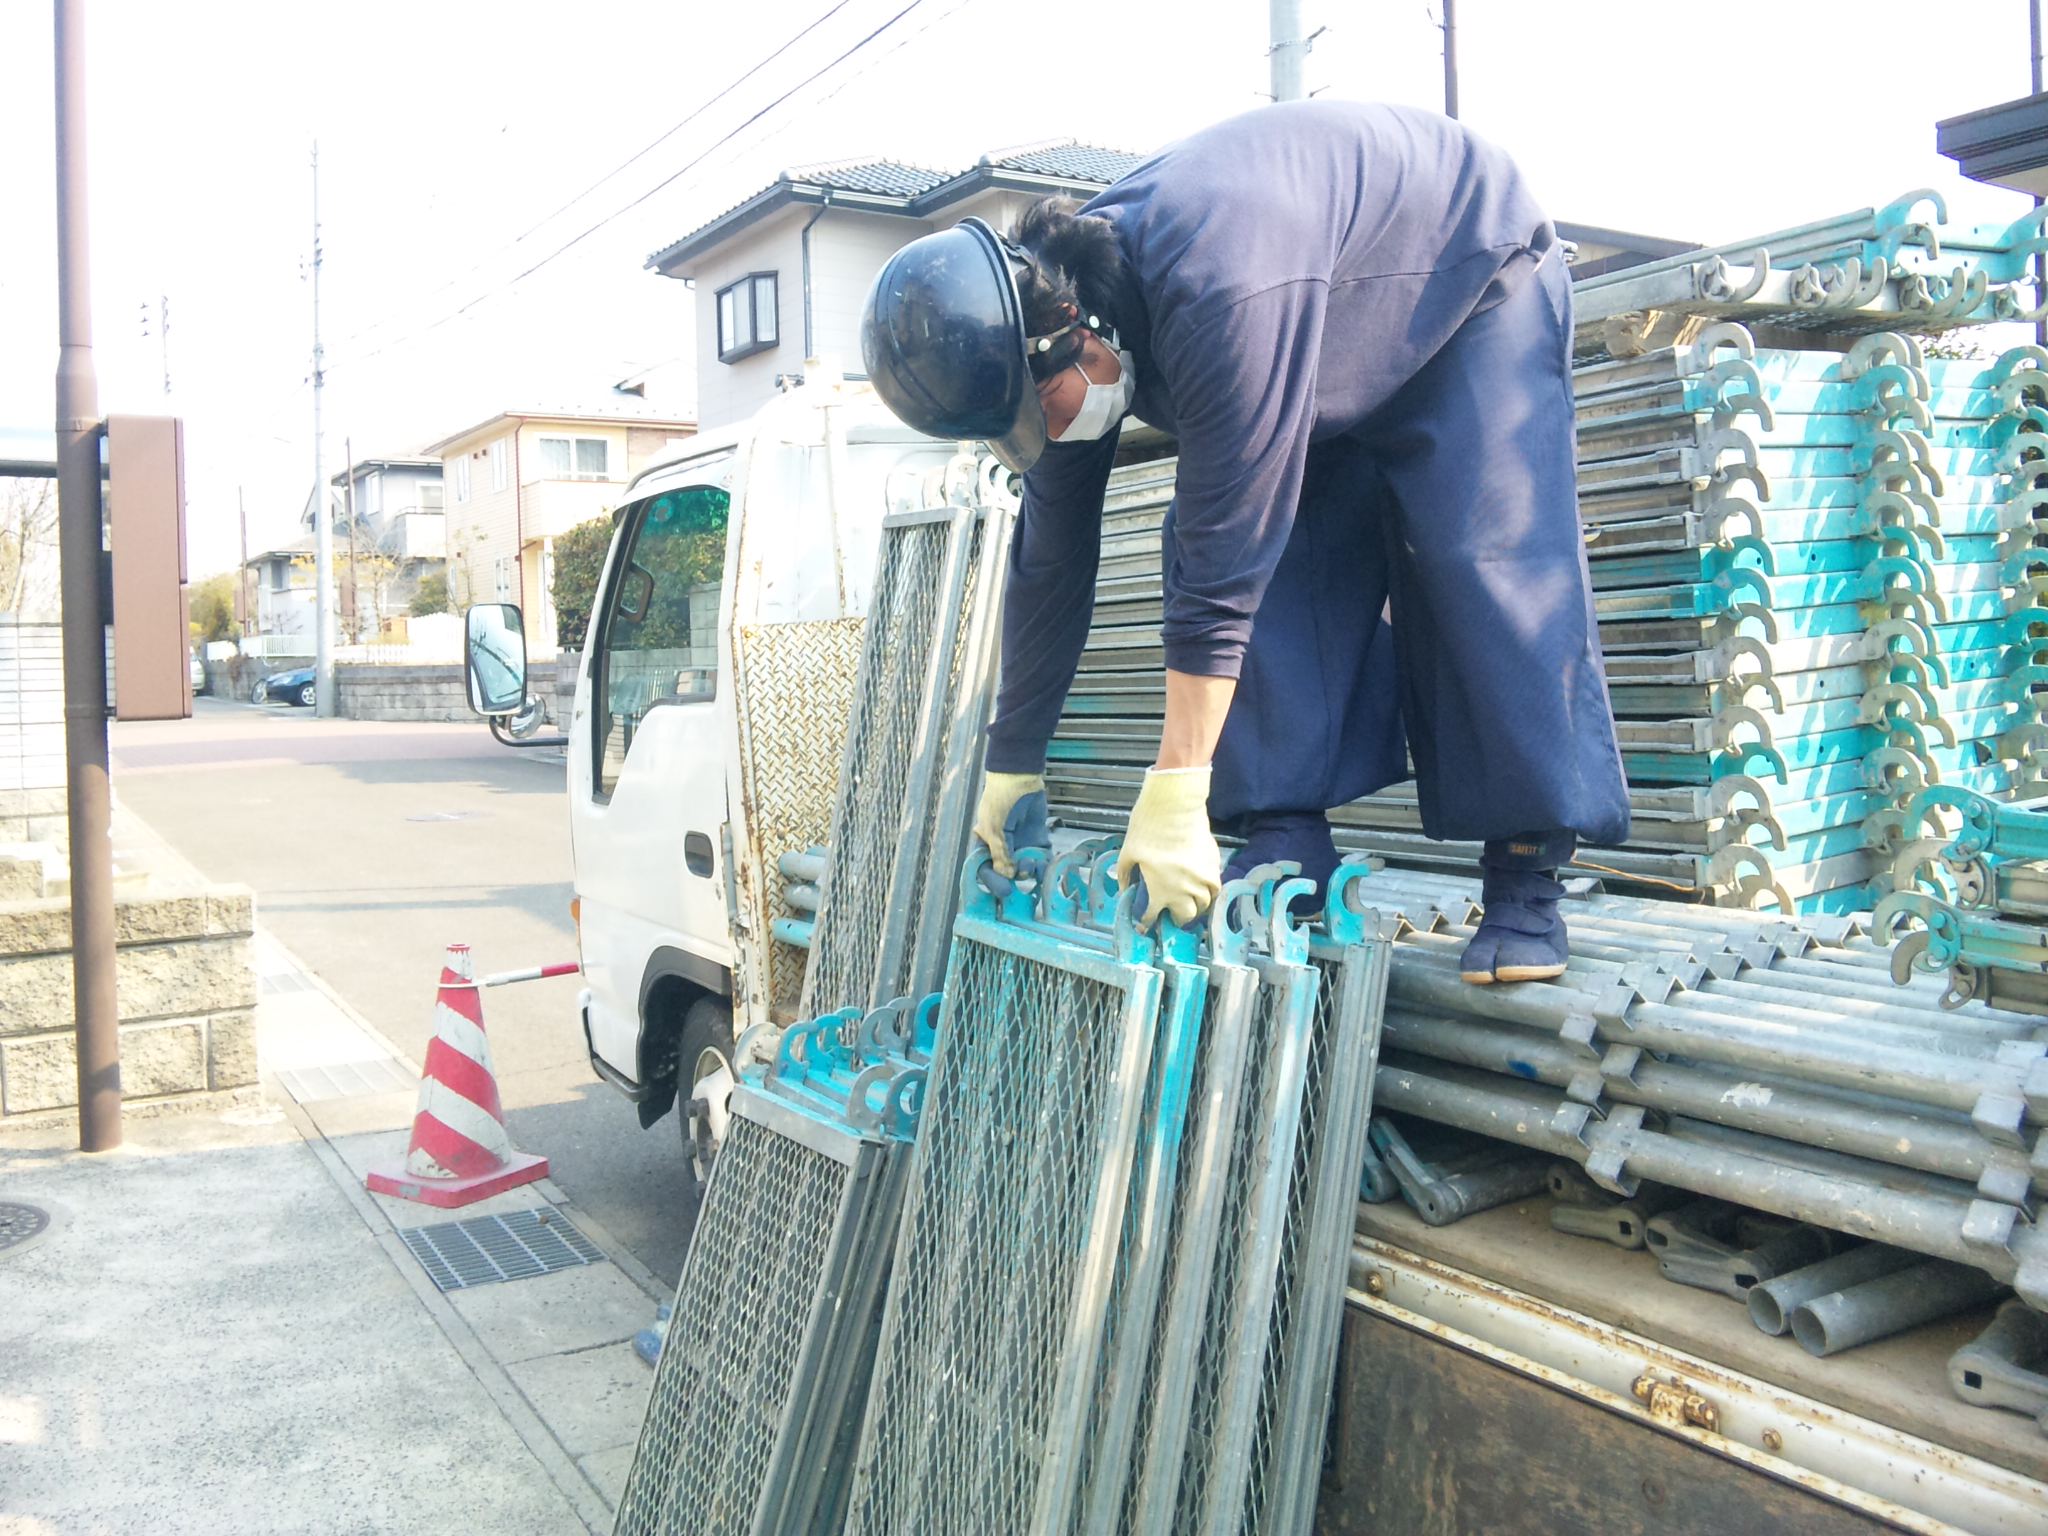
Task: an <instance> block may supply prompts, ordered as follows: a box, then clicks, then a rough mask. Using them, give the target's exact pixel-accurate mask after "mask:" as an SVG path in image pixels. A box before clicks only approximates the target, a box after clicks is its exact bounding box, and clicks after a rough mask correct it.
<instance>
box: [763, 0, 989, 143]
mask: <svg viewBox="0 0 2048 1536" xmlns="http://www.w3.org/2000/svg"><path fill="white" fill-rule="evenodd" d="M973 3H974V0H953V4H952V5H950V6H948V7H947V8H946V9H945V10H943V11H941V12H939V14H938V15H936V16H934V17H933V18H932V19H931V20H930V21H927V22H926V23H925V24H924V25H923V26H921V27H919V28H918V29H917V30H916V31H915V32H913V33H911V34H910V36H908V37H906V38H903V39H901V40H900V41H898V42H897V44H896V45H895V46H894V47H893V48H891V49H889V50H888V52H886V53H884V54H882V55H880V56H879V57H878V58H875V59H873V60H871V61H870V62H869V63H868V65H867V67H866V68H864V69H857V70H855V71H854V72H853V73H852V74H850V75H848V76H847V77H846V78H845V79H844V80H841V81H840V82H839V83H838V84H837V85H835V86H833V87H832V89H831V90H829V91H827V92H825V94H824V95H822V96H820V97H819V98H818V99H817V100H816V101H814V102H812V103H811V104H810V105H811V109H812V110H813V111H815V110H816V109H817V108H819V107H822V106H823V105H824V104H825V103H826V102H828V101H830V100H832V99H833V98H834V97H835V96H837V95H839V94H840V93H841V92H842V91H844V90H846V89H847V88H848V87H849V86H852V85H853V84H855V83H856V82H858V81H860V80H864V79H866V78H867V77H868V76H869V75H871V74H873V73H874V72H875V71H876V70H877V69H879V68H881V67H882V66H883V65H884V64H886V63H888V62H889V60H891V59H893V58H895V57H896V55H897V54H899V53H901V52H902V51H903V50H904V49H906V48H908V47H910V46H911V45H912V44H913V43H915V42H916V41H917V40H918V39H919V38H921V37H923V36H924V35H925V33H927V32H929V31H931V30H932V28H934V27H937V26H942V25H943V24H944V23H946V22H948V21H950V20H951V19H952V18H953V17H955V16H957V15H958V14H959V13H960V12H962V11H964V10H966V9H967V7H968V6H970V5H972V4H973ZM792 126H794V125H793V124H790V123H784V124H783V125H782V126H781V127H780V128H777V129H775V130H774V131H773V132H771V133H765V134H763V135H762V136H761V137H760V138H758V139H756V140H755V141H754V142H753V143H752V144H750V145H749V146H747V147H748V148H749V149H759V148H760V147H761V146H762V145H763V144H767V143H770V142H772V141H773V140H775V139H778V138H780V137H781V136H782V135H783V134H785V133H787V132H789V130H790V128H791V127H792Z"/></svg>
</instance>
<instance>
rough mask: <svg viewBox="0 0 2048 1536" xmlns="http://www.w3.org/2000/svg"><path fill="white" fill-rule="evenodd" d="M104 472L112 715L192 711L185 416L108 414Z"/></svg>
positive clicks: (169, 715) (166, 716) (167, 716)
mask: <svg viewBox="0 0 2048 1536" xmlns="http://www.w3.org/2000/svg"><path fill="white" fill-rule="evenodd" d="M107 477H108V478H107V541H108V546H109V548H110V549H111V551H112V554H113V566H114V601H113V615H112V617H113V624H114V713H115V718H116V719H120V720H183V719H185V718H186V717H187V716H189V715H190V714H191V713H192V673H191V670H190V663H189V657H190V654H191V651H190V647H191V630H190V629H189V628H188V627H187V621H186V609H185V429H184V423H183V422H181V421H179V420H178V419H177V418H176V417H174V416H109V417H108V418H107Z"/></svg>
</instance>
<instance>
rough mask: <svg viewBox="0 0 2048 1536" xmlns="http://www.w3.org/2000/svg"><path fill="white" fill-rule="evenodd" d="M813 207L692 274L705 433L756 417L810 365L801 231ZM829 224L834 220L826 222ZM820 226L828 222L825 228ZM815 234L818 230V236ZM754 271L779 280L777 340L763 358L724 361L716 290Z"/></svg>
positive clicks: (720, 253) (752, 232)
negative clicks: (779, 387) (781, 380)
mask: <svg viewBox="0 0 2048 1536" xmlns="http://www.w3.org/2000/svg"><path fill="white" fill-rule="evenodd" d="M817 211H818V210H817V209H815V208H785V209H783V210H782V211H780V212H779V213H776V214H775V215H773V216H772V217H770V218H767V219H764V220H763V221H762V222H761V223H759V224H757V225H755V226H754V227H753V228H752V229H749V230H748V231H747V232H746V234H745V236H744V237H742V238H740V239H738V240H734V241H733V242H732V243H731V244H730V245H728V246H726V247H725V248H724V249H722V250H717V251H713V252H712V253H711V254H710V255H709V256H708V257H706V258H705V259H704V260H703V261H702V262H700V263H698V265H697V266H696V268H695V269H694V271H693V275H694V276H695V278H696V280H697V288H696V314H697V419H698V421H699V422H700V423H701V424H702V425H703V426H705V427H706V428H710V427H716V426H723V425H725V424H726V423H728V422H733V421H740V420H743V419H745V418H746V417H748V416H751V415H752V414H753V413H754V412H755V410H757V409H758V408H759V407H760V405H761V402H762V401H764V400H766V399H767V398H768V397H769V396H770V395H772V394H774V393H775V377H776V375H777V374H782V373H801V372H803V366H804V289H803V272H804V252H803V227H804V223H805V221H806V220H808V219H809V218H810V217H811V215H812V214H814V213H816V212H817ZM828 217H829V215H828ZM821 222H822V221H821ZM813 233H814V234H815V231H813ZM750 272H773V273H774V274H775V275H776V278H777V282H776V285H775V294H776V332H775V333H776V335H777V337H779V338H780V339H779V340H778V341H777V343H776V345H774V346H772V347H770V348H768V350H767V351H765V352H756V353H755V354H754V355H753V356H752V357H743V358H741V359H740V360H739V361H738V362H735V363H721V362H720V361H719V360H718V290H719V289H721V288H723V287H725V286H726V285H727V284H728V283H732V282H736V281H737V280H739V279H740V278H742V277H745V276H746V275H747V274H748V273H750Z"/></svg>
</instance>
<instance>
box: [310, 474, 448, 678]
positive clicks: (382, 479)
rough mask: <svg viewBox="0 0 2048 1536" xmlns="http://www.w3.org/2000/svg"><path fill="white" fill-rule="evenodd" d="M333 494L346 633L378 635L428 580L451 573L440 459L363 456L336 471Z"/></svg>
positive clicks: (337, 577)
mask: <svg viewBox="0 0 2048 1536" xmlns="http://www.w3.org/2000/svg"><path fill="white" fill-rule="evenodd" d="M330 494H331V497H332V500H331V502H330V506H331V507H332V509H333V513H334V570H335V581H336V583H337V585H338V587H339V591H340V602H341V612H342V615H343V617H344V618H345V619H346V620H347V621H348V622H347V624H346V626H345V628H344V633H346V634H350V635H354V636H358V637H360V638H361V639H363V640H365V641H371V640H376V639H378V638H380V637H381V636H382V635H384V634H386V633H388V632H390V630H391V628H392V626H393V624H394V622H395V621H396V620H397V619H399V618H400V617H401V616H403V615H404V614H405V613H406V611H407V610H408V608H409V607H410V605H411V603H412V600H413V598H414V597H415V596H416V595H417V594H418V592H419V590H420V584H421V583H422V582H424V581H426V580H427V579H428V578H429V577H432V576H445V575H446V573H447V554H448V548H447V533H446V527H445V525H446V522H447V518H446V514H445V513H444V511H443V509H442V499H443V494H444V492H443V487H442V484H441V461H440V460H439V459H434V458H424V457H415V458H378V459H359V460H358V461H356V462H355V463H354V464H351V465H350V466H349V467H348V468H347V469H344V470H343V471H342V472H341V473H340V474H338V475H336V476H334V478H333V480H332V482H331V489H330ZM307 521H308V525H309V526H310V523H311V507H310V505H309V507H308V509H307Z"/></svg>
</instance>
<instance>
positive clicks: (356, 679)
mask: <svg viewBox="0 0 2048 1536" xmlns="http://www.w3.org/2000/svg"><path fill="white" fill-rule="evenodd" d="M334 688H335V699H336V709H337V712H338V713H340V714H343V715H346V716H347V717H348V718H349V719H351V720H460V721H465V722H473V723H474V724H475V725H476V726H477V728H478V729H479V730H481V729H482V728H483V721H482V719H481V718H480V717H479V716H477V715H476V714H474V713H473V712H472V711H471V710H470V707H469V684H468V681H467V679H466V678H465V677H464V675H463V671H462V666H461V664H460V663H459V662H447V663H443V664H439V665H406V666H394V665H391V664H388V663H384V662H367V661H343V662H336V663H335V665H334Z"/></svg>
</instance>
